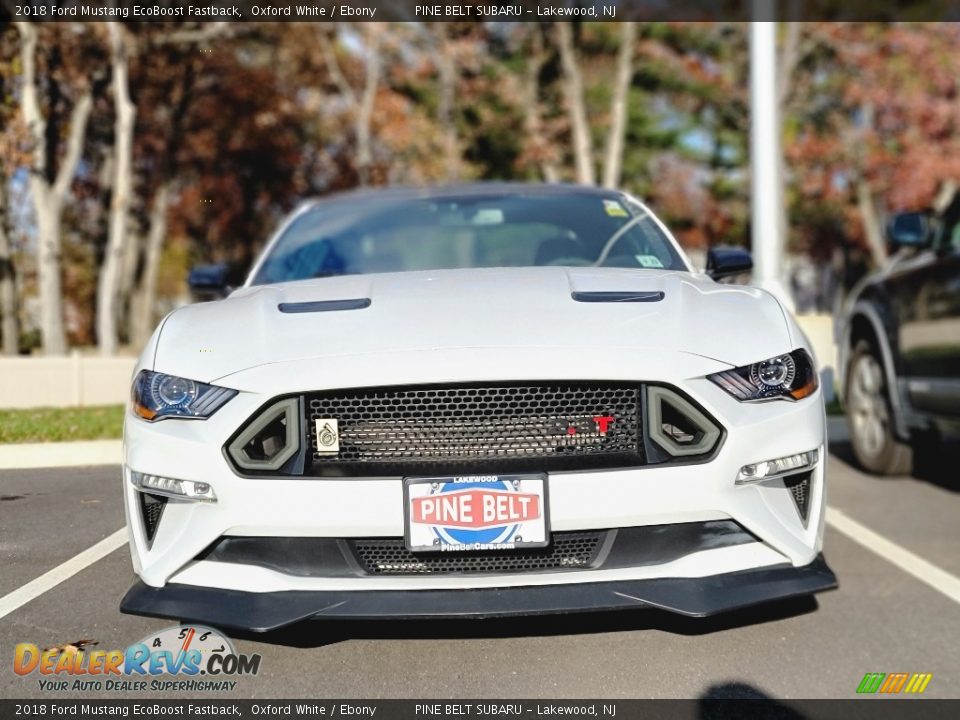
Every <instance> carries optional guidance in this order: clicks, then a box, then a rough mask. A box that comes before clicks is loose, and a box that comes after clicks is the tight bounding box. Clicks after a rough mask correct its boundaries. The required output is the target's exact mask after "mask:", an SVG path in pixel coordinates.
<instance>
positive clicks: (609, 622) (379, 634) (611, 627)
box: [231, 596, 818, 648]
mask: <svg viewBox="0 0 960 720" xmlns="http://www.w3.org/2000/svg"><path fill="white" fill-rule="evenodd" d="M817 607H818V603H817V600H816V598H814V597H813V596H810V597H800V598H791V599H789V600H783V601H779V602H774V603H767V604H765V605H760V606H756V607H751V608H744V609H742V610H735V611H733V612H729V613H724V614H721V615H716V616H713V617H708V618H691V617H686V616H683V615H676V614H674V613H669V612H665V611H663V610H657V609H654V608H644V609H637V610H632V611H631V610H618V611H613V612H606V613H576V614H567V615H539V616H533V617H518V618H490V619H485V620H470V619H467V620H461V619H438V620H382V621H375V620H374V621H353V620H350V621H347V620H333V621H324V620H311V621H304V622H302V623H297V624H296V625H291V626H290V627H286V628H282V629H280V630H276V631H273V632H269V633H244V632H240V631H237V630H234V631H233V632H231V637H233V638H238V639H244V640H252V641H255V642H261V643H266V644H268V645H282V646H287V647H297V648H316V647H322V646H324V645H333V644H335V643H338V642H343V641H345V640H448V639H483V638H514V637H548V636H554V635H588V634H594V633H609V632H629V631H636V630H659V631H661V632H668V633H673V634H676V635H691V636H695V635H707V634H710V633H714V632H720V631H723V630H729V629H731V628H739V627H747V626H750V625H760V624H763V623H768V622H776V621H778V620H785V619H788V618H792V617H797V616H800V615H806V614H807V613H811V612H813V611H815V610H816V609H817Z"/></svg>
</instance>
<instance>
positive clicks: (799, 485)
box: [784, 473, 810, 520]
mask: <svg viewBox="0 0 960 720" xmlns="http://www.w3.org/2000/svg"><path fill="white" fill-rule="evenodd" d="M784 484H785V485H786V486H787V487H788V488H789V489H790V493H791V494H792V495H793V502H794V503H796V505H797V512H799V513H800V517H801V518H802V519H803V520H806V519H807V511H808V510H809V506H810V473H805V474H803V475H800V476H796V475H794V476H793V477H788V478H786V479H785V480H784Z"/></svg>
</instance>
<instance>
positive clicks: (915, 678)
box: [857, 672, 933, 695]
mask: <svg viewBox="0 0 960 720" xmlns="http://www.w3.org/2000/svg"><path fill="white" fill-rule="evenodd" d="M932 679H933V673H903V672H901V673H867V674H866V675H864V676H863V680H861V681H860V684H859V685H858V686H857V692H858V693H861V694H866V695H872V694H874V693H881V694H887V695H893V694H897V693H911V694H914V695H918V694H920V693H922V692H923V691H924V690H926V689H927V685H929V684H930V681H931V680H932Z"/></svg>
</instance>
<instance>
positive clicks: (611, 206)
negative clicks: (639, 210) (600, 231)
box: [603, 200, 629, 217]
mask: <svg viewBox="0 0 960 720" xmlns="http://www.w3.org/2000/svg"><path fill="white" fill-rule="evenodd" d="M603 209H604V210H606V211H607V215H609V216H610V217H629V214H628V213H627V211H626V209H625V208H624V207H623V205H621V204H620V203H618V202H617V201H616V200H604V201H603Z"/></svg>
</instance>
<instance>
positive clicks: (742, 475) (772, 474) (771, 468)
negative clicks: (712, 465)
mask: <svg viewBox="0 0 960 720" xmlns="http://www.w3.org/2000/svg"><path fill="white" fill-rule="evenodd" d="M819 460H820V451H819V450H808V451H807V452H802V453H797V454H796V455H787V456H785V457H781V458H777V459H775V460H764V461H763V462H759V463H751V464H750V465H744V466H743V467H742V468H740V472H738V473H737V485H746V484H748V483H755V482H762V481H764V480H774V479H776V478H781V477H783V476H784V475H793V474H794V473H800V472H803V471H805V470H810V469H811V468H813V467H814V466H815V465H816V464H817V463H818V462H819Z"/></svg>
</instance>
